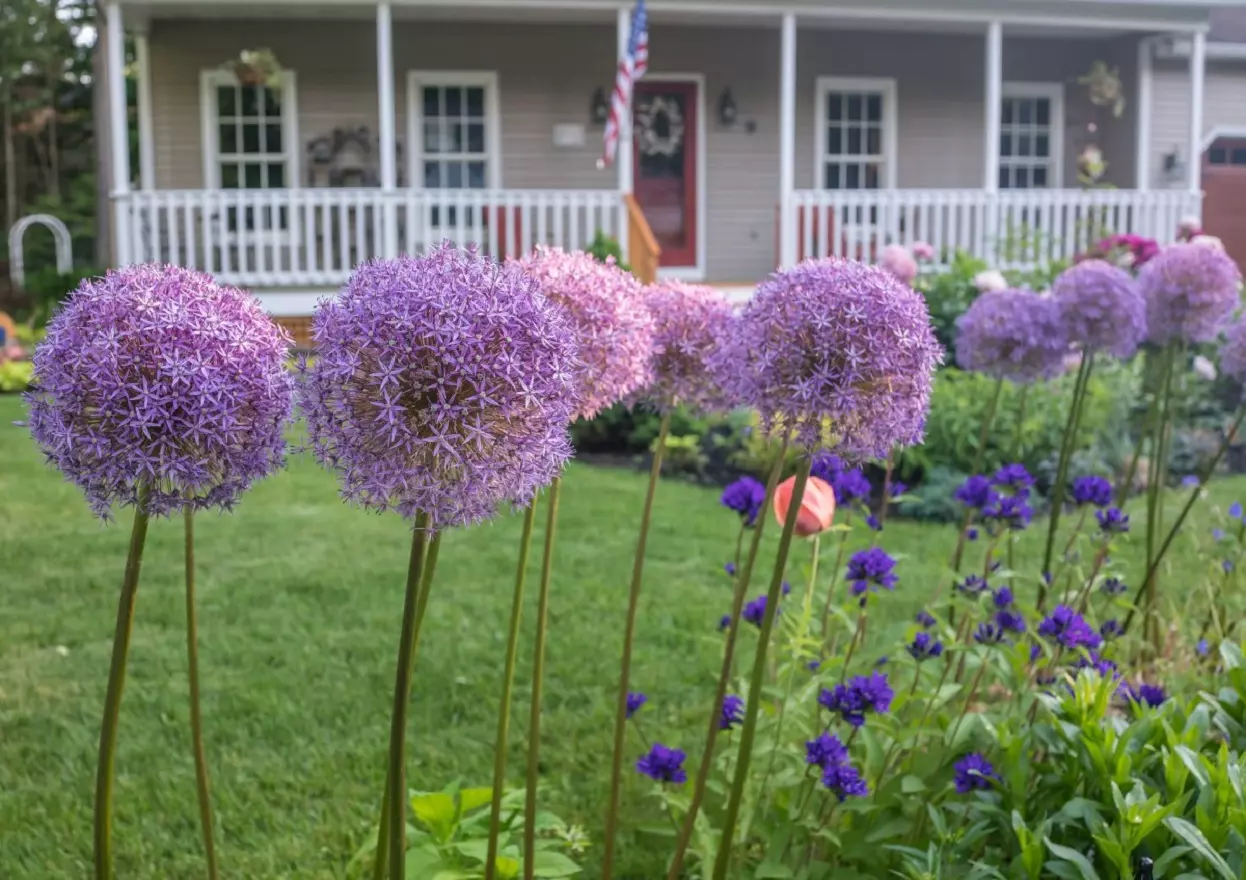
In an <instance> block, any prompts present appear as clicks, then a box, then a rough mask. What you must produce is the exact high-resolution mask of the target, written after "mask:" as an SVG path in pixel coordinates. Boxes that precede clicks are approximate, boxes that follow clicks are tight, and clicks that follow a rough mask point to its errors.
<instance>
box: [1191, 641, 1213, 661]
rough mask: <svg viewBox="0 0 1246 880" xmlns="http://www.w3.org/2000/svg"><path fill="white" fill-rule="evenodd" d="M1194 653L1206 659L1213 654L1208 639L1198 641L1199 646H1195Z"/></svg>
mask: <svg viewBox="0 0 1246 880" xmlns="http://www.w3.org/2000/svg"><path fill="white" fill-rule="evenodd" d="M1194 653H1195V654H1197V655H1198V656H1200V657H1206V656H1207V655H1208V654H1210V653H1211V646H1210V645H1208V644H1207V640H1206V639H1199V640H1198V644H1197V645H1195V646H1194Z"/></svg>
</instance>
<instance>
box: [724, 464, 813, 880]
mask: <svg viewBox="0 0 1246 880" xmlns="http://www.w3.org/2000/svg"><path fill="white" fill-rule="evenodd" d="M811 465H812V460H811V459H810V458H809V456H805V457H804V460H803V461H802V462H801V464H800V468H799V469H798V470H797V472H796V485H795V486H793V488H792V499H791V502H790V503H789V504H788V508H787V516H786V517H785V518H784V522H783V534H782V536H781V537H780V538H779V550H778V555H777V556H776V558H775V563H774V574H773V575H772V576H771V578H770V591H769V592H768V593H767V596H766V613H765V615H763V617H762V623H761V634H760V636H759V637H758V641H757V655H756V657H755V658H754V660H753V676H752V680H751V681H750V684H749V690H748V705H747V708H746V710H745V714H744V726H743V728H742V729H741V731H740V756H739V761H738V762H737V764H736V768H735V779H734V781H733V782H732V785H731V797H730V800H728V802H727V813H726V816H725V817H724V819H723V830H722V841H721V842H720V844H719V848H718V857H717V859H716V861H715V863H714V880H725V878H726V876H727V868H728V866H729V865H730V864H731V844H732V840H733V838H734V837H735V826H736V822H737V821H738V820H739V818H740V804H741V802H742V801H743V800H744V784H745V782H746V781H747V780H748V769H749V762H750V760H751V759H752V756H753V740H754V739H755V738H756V736H757V715H758V713H759V711H760V709H761V700H762V688H763V685H764V683H765V677H766V653H767V649H768V648H769V646H770V633H771V630H772V629H773V628H774V618H775V615H776V614H777V613H778V610H779V596H780V594H781V593H782V584H783V571H784V569H785V568H786V566H787V555H788V552H789V550H790V549H791V546H792V533H793V532H794V531H795V529H796V519H797V517H798V515H799V514H800V505H801V502H802V501H803V500H804V497H805V485H806V484H807V483H808V482H809V469H810V467H811Z"/></svg>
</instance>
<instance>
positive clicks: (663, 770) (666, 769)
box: [636, 743, 688, 783]
mask: <svg viewBox="0 0 1246 880" xmlns="http://www.w3.org/2000/svg"><path fill="white" fill-rule="evenodd" d="M686 757H687V755H685V754H684V752H683V750H682V749H672V748H669V747H667V746H664V745H662V743H654V744H653V748H651V749H650V750H649V754H647V755H644V756H642V757H641V758H640V760H638V761H637V762H636V770H637V772H639V773H643V774H644V775H645V776H648V777H649V778H650V779H652V780H654V781H655V782H674V783H683V782H687V781H688V772H687V771H686V770H684V759H685V758H686Z"/></svg>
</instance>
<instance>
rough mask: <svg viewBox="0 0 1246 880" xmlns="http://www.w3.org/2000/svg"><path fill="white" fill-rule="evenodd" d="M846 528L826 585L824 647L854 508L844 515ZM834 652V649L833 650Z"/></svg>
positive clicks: (823, 614)
mask: <svg viewBox="0 0 1246 880" xmlns="http://www.w3.org/2000/svg"><path fill="white" fill-rule="evenodd" d="M843 524H844V527H845V528H844V530H843V531H842V532H840V533H839V548H838V549H837V550H836V551H835V567H834V568H833V569H832V570H831V582H830V584H828V585H827V587H826V602H825V603H823V605H822V647H823V648H824V649H825V647H826V646H827V644H829V641H830V640H829V638H828V637H829V636H830V632H831V605H833V604H834V602H835V585H836V584H838V583H839V574H840V572H841V571H843V570H844V552H845V551H846V550H847V545H848V533H849V529H850V527H851V526H852V510H849V511H848V513H847V514H846V515H845V516H844V523H843ZM831 653H832V654H834V653H835V651H834V649H832V650H831Z"/></svg>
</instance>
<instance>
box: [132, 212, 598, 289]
mask: <svg viewBox="0 0 1246 880" xmlns="http://www.w3.org/2000/svg"><path fill="white" fill-rule="evenodd" d="M116 205H117V221H118V224H119V226H124V233H125V234H123V235H121V236H119V237H118V243H119V244H120V245H121V247H122V254H121V258H122V260H121V261H122V262H123V263H142V262H164V263H173V264H175V265H180V266H187V267H189V268H193V269H200V270H203V271H205V272H210V273H212V274H213V275H215V276H216V277H217V278H218V279H219V280H220V281H222V282H224V283H227V284H236V285H242V286H255V287H289V286H302V285H307V286H326V285H337V284H341V283H342V282H344V281H345V280H346V278H347V276H348V275H349V274H350V272H351V270H352V269H353V268H354V267H355V266H357V265H359V264H360V263H363V262H365V261H367V260H370V259H372V258H374V257H386V256H396V255H397V254H396V253H391V251H399V252H403V253H419V252H422V251H424V250H426V249H427V248H429V247H430V246H433V245H436V244H439V243H440V242H442V241H445V240H450V241H453V242H455V243H458V244H467V243H469V242H478V243H480V244H481V246H482V247H483V248H484V250H485V252H486V253H489V254H492V255H494V256H497V257H499V258H505V257H512V256H521V255H523V254H526V253H528V252H529V251H530V250H532V248H533V246H534V245H536V244H540V243H543V244H550V245H559V246H561V247H564V248H567V249H572V250H574V249H580V248H584V247H586V246H587V245H588V244H589V242H591V241H592V239H593V237H594V236H595V235H596V234H597V233H598V232H599V231H600V232H603V233H605V234H606V235H609V236H612V237H614V238H620V239H621V238H622V236H621V231H622V227H621V225H620V223H621V221H620V217H621V209H622V201H621V199H620V196H619V194H618V193H617V192H615V191H613V190H607V191H599V190H400V191H397V192H389V193H386V192H382V191H381V190H378V189H286V190H220V191H215V192H209V191H204V190H155V191H147V192H132V193H129V194H126V195H123V196H119V197H117V199H116Z"/></svg>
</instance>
